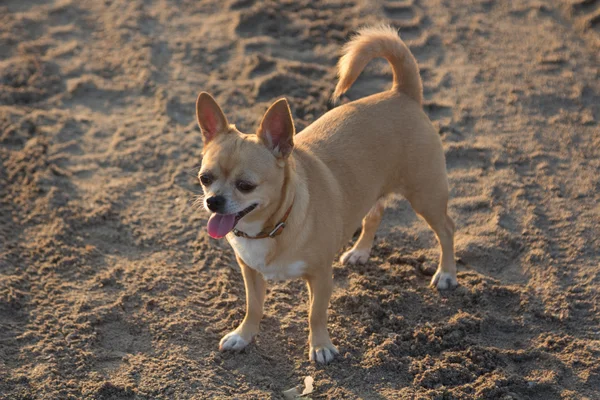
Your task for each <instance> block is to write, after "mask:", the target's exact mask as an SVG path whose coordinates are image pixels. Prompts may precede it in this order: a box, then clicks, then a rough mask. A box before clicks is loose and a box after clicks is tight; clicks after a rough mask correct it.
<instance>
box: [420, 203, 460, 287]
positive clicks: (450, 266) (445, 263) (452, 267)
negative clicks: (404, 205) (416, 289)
mask: <svg viewBox="0 0 600 400" xmlns="http://www.w3.org/2000/svg"><path fill="white" fill-rule="evenodd" d="M409 201H410V203H411V205H412V207H413V209H414V210H415V212H416V213H417V214H419V215H420V216H422V217H423V218H424V219H425V221H427V223H428V224H429V226H430V227H431V229H433V231H434V232H435V235H436V236H437V239H438V242H439V243H440V246H441V248H442V254H441V255H440V263H439V265H438V268H437V271H436V272H435V275H433V278H432V279H431V286H435V287H437V288H438V289H450V288H453V287H455V286H456V285H457V284H458V281H457V279H456V262H455V261H454V230H455V226H454V222H453V221H452V219H451V218H450V217H449V216H448V213H447V208H448V200H447V196H444V197H443V198H442V199H439V198H437V197H436V196H434V195H431V194H429V196H428V197H427V198H421V199H419V200H417V199H409Z"/></svg>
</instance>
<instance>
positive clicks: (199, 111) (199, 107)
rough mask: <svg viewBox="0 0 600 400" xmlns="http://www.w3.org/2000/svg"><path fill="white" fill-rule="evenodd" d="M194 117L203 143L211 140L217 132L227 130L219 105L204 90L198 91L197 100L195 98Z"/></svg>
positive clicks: (226, 123) (227, 125)
mask: <svg viewBox="0 0 600 400" xmlns="http://www.w3.org/2000/svg"><path fill="white" fill-rule="evenodd" d="M196 118H197V119H198V125H200V129H201V130H202V138H203V140H204V143H205V144H206V143H208V142H210V141H211V140H213V139H214V138H215V136H217V135H218V134H220V133H224V132H227V130H228V127H229V123H228V122H227V118H225V114H223V111H221V107H219V105H218V104H217V102H216V101H215V99H213V98H212V96H211V95H210V94H208V93H206V92H202V93H200V94H199V95H198V100H196Z"/></svg>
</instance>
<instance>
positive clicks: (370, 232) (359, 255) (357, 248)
mask: <svg viewBox="0 0 600 400" xmlns="http://www.w3.org/2000/svg"><path fill="white" fill-rule="evenodd" d="M383 210H384V202H383V200H382V199H380V200H378V201H377V202H376V203H375V205H374V206H373V207H372V208H371V210H370V211H369V212H368V214H367V215H366V216H365V217H364V218H363V220H362V232H361V234H360V237H359V238H358V240H357V241H356V243H355V244H354V246H353V247H352V248H351V249H350V250H348V251H347V252H345V253H344V254H342V257H341V258H340V262H341V263H342V264H364V263H366V262H367V260H368V259H369V256H370V255H371V247H372V246H373V240H375V232H377V228H378V227H379V223H380V222H381V218H382V217H383Z"/></svg>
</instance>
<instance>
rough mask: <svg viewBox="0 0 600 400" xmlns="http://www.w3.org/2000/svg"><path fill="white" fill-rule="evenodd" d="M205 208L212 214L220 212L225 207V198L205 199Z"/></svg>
mask: <svg viewBox="0 0 600 400" xmlns="http://www.w3.org/2000/svg"><path fill="white" fill-rule="evenodd" d="M206 206H207V207H208V209H209V210H210V211H212V212H222V211H223V208H224V207H225V197H223V196H212V197H209V198H208V199H206Z"/></svg>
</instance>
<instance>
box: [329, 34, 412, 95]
mask: <svg viewBox="0 0 600 400" xmlns="http://www.w3.org/2000/svg"><path fill="white" fill-rule="evenodd" d="M377 57H383V58H385V59H386V60H388V62H389V63H390V65H391V66H392V70H393V72H394V86H392V90H398V91H400V92H403V93H405V94H407V95H408V96H410V97H411V98H413V99H414V100H415V101H416V102H418V103H419V104H422V103H423V83H422V82H421V77H420V75H419V67H418V65H417V60H415V57H414V56H413V55H412V53H411V52H410V50H409V49H408V47H406V45H405V44H404V42H403V41H402V40H401V39H400V37H399V36H398V32H396V30H394V29H393V28H392V27H390V26H389V25H379V26H373V27H366V28H362V29H360V30H359V31H358V32H357V34H356V35H355V36H354V37H353V38H352V39H351V40H350V41H349V42H348V43H346V45H345V46H344V49H343V55H342V58H340V61H339V62H338V76H339V81H338V84H337V86H336V88H335V91H334V92H333V96H332V100H333V101H336V100H338V99H339V97H340V96H341V95H342V94H344V93H345V92H346V91H347V90H348V89H350V86H352V84H353V83H354V81H355V80H356V78H358V75H360V73H361V72H362V70H363V69H364V68H365V67H366V66H367V64H368V63H369V61H371V60H372V59H374V58H377Z"/></svg>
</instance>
